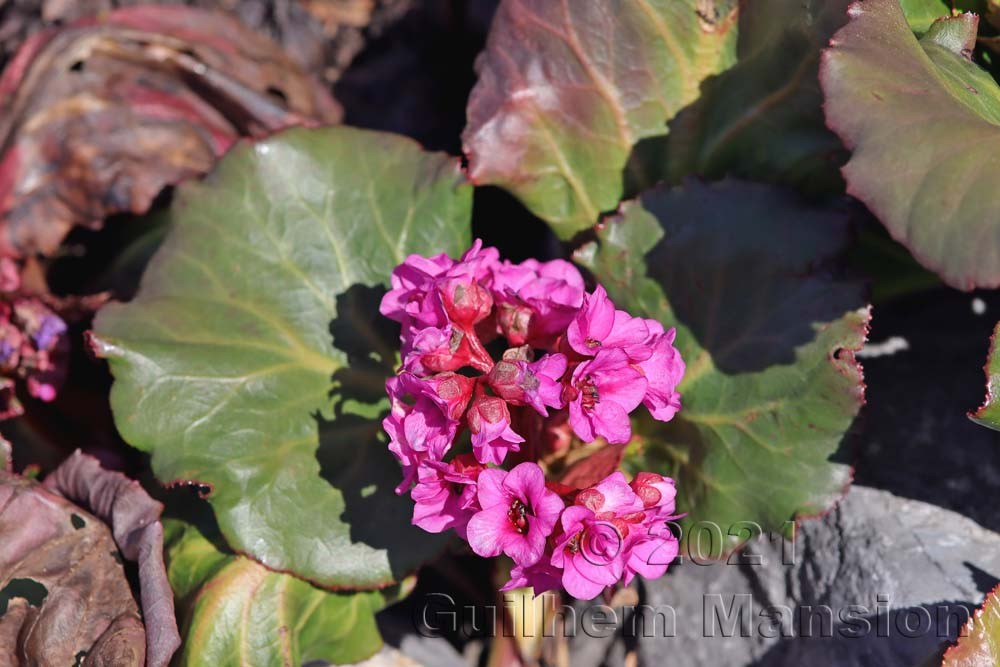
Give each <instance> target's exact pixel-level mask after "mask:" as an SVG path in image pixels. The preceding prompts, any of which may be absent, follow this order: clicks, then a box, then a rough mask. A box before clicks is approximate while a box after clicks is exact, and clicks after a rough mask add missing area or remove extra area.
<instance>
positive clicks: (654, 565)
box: [622, 522, 678, 586]
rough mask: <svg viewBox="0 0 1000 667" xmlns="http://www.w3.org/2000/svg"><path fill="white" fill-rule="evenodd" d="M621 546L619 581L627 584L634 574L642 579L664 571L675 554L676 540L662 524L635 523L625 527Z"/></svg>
mask: <svg viewBox="0 0 1000 667" xmlns="http://www.w3.org/2000/svg"><path fill="white" fill-rule="evenodd" d="M625 549H626V550H625V567H624V569H623V571H622V582H623V583H624V584H625V585H626V586H628V585H629V584H630V583H632V579H633V578H635V575H637V574H638V575H641V576H643V577H645V578H646V579H658V578H659V577H662V576H663V575H664V574H666V572H667V567H669V565H670V563H671V561H673V560H674V558H676V557H677V552H678V543H677V538H676V537H674V535H673V533H671V532H670V529H669V528H667V526H666V524H664V523H662V522H653V523H639V524H638V525H633V526H629V538H628V539H627V541H626V548H625Z"/></svg>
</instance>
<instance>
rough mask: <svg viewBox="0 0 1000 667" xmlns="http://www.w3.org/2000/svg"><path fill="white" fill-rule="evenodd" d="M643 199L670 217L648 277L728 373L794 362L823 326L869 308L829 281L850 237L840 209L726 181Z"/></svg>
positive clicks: (651, 257)
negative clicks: (814, 204) (837, 256)
mask: <svg viewBox="0 0 1000 667" xmlns="http://www.w3.org/2000/svg"><path fill="white" fill-rule="evenodd" d="M642 203H643V206H644V207H645V208H646V210H647V211H649V212H650V213H652V214H653V215H654V216H655V217H656V218H657V219H658V220H661V221H666V224H662V228H663V236H662V238H661V239H660V241H659V243H657V244H656V246H655V247H653V248H652V250H650V252H649V253H648V254H647V255H646V264H647V266H648V271H647V274H648V276H649V277H650V278H652V279H653V280H655V281H656V282H657V283H658V284H659V285H660V287H661V288H662V289H663V293H664V294H665V295H666V298H667V301H668V302H669V304H670V306H671V308H672V310H673V312H674V315H675V316H676V318H677V320H678V321H679V323H680V324H683V325H684V326H685V327H687V328H688V329H689V330H690V331H691V333H692V334H693V335H694V337H695V338H696V339H697V341H698V344H699V345H700V346H701V347H702V348H703V349H705V350H707V351H708V352H709V353H710V354H711V356H712V360H713V362H714V363H715V366H716V367H717V368H718V369H719V370H720V371H722V372H723V373H727V374H736V373H747V372H756V371H761V370H764V369H766V368H768V367H770V366H773V365H775V364H793V363H795V361H796V357H795V350H796V348H797V347H799V346H801V345H804V344H806V343H809V342H811V341H813V339H814V338H815V337H816V331H817V329H816V327H817V326H824V324H825V323H828V322H833V321H835V320H838V319H839V318H841V317H843V316H844V314H845V313H848V312H851V311H854V310H856V309H857V308H859V307H861V306H862V305H864V299H863V297H862V295H861V294H860V293H859V291H858V290H856V289H845V288H844V286H843V284H841V283H839V282H837V281H831V280H830V277H831V276H830V273H831V266H832V260H833V259H834V258H835V256H836V255H837V254H838V253H839V252H840V251H841V249H842V247H843V241H844V240H845V239H846V235H847V227H846V224H845V221H844V219H843V216H842V214H841V213H839V212H837V211H828V210H819V209H816V208H813V207H810V206H809V205H808V204H806V203H805V202H800V201H798V200H796V199H794V198H793V197H791V196H790V195H789V193H787V192H785V191H783V190H781V189H775V188H765V187H752V186H751V187H747V186H743V185H738V184H726V183H723V184H722V185H721V186H716V185H700V184H694V183H688V185H687V186H686V187H685V188H683V189H676V190H672V191H669V192H663V193H656V194H654V195H653V196H650V197H647V198H644V199H643V200H642ZM689 361H690V360H689Z"/></svg>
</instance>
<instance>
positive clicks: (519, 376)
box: [381, 241, 684, 599]
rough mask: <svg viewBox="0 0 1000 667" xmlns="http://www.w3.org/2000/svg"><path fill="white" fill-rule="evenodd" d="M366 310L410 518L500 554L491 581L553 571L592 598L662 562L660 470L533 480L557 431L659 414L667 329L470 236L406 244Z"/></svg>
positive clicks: (594, 433) (664, 493)
mask: <svg viewBox="0 0 1000 667" xmlns="http://www.w3.org/2000/svg"><path fill="white" fill-rule="evenodd" d="M381 312H382V314H383V315H385V316H387V317H389V318H391V319H393V320H396V321H397V322H399V323H400V324H401V325H402V335H401V340H402V358H403V365H402V369H401V370H400V372H399V374H398V375H396V376H395V377H392V378H390V379H389V380H388V381H387V383H386V389H387V391H388V393H389V397H390V399H391V408H390V413H389V416H388V417H386V418H385V420H384V421H383V422H382V423H383V427H384V428H385V431H386V432H387V433H388V435H389V440H390V442H389V449H390V451H392V453H393V454H394V455H395V456H396V458H397V459H399V462H400V464H401V465H402V469H403V481H402V482H401V483H400V485H399V487H397V489H396V492H397V493H405V492H406V491H410V495H411V497H412V499H413V501H414V511H413V523H414V524H416V525H418V526H420V527H422V528H424V529H425V530H427V531H430V532H441V531H444V530H448V529H454V530H455V532H456V533H457V534H458V535H459V536H461V537H462V538H463V539H466V540H467V541H468V542H469V545H470V546H471V547H472V550H473V551H475V552H476V553H477V554H479V555H480V556H484V557H491V556H497V555H499V554H501V553H503V554H506V555H507V556H509V557H510V558H511V559H513V561H514V564H515V567H514V569H513V571H512V573H511V581H510V582H509V583H508V584H507V586H506V587H505V590H506V589H507V588H511V587H519V586H533V587H534V589H535V591H536V592H541V591H544V590H550V589H553V588H557V587H559V586H560V585H561V586H562V587H563V588H565V589H566V590H567V591H568V592H569V593H570V594H572V595H574V596H576V597H579V598H587V599H591V598H593V597H595V596H596V595H598V594H599V593H600V592H601V591H602V590H603V589H604V588H605V587H606V586H609V585H612V584H615V583H617V582H619V581H624V582H625V583H626V584H628V583H629V582H630V581H631V580H632V578H633V577H634V576H635V575H636V574H641V575H643V576H646V577H657V576H660V575H662V574H663V573H664V572H665V571H666V568H667V565H668V564H669V562H670V561H671V560H672V559H673V557H674V555H675V554H676V550H677V544H676V540H675V538H674V537H673V535H672V534H671V533H670V531H669V530H667V528H666V521H667V519H669V518H671V516H672V514H673V512H674V496H675V491H674V484H673V481H672V480H670V479H668V478H665V477H662V476H660V475H656V474H653V473H640V474H639V475H637V476H636V477H635V478H634V479H633V480H632V481H631V483H629V482H628V480H627V479H626V478H625V476H624V474H622V473H621V472H614V473H612V474H610V475H608V476H606V477H605V478H604V479H603V480H601V481H599V482H598V483H596V484H594V485H592V486H590V487H588V488H583V489H580V488H571V487H568V486H566V485H563V484H561V483H559V482H558V481H557V480H547V479H546V474H545V470H544V469H543V468H542V465H540V461H542V460H543V459H544V458H546V457H548V456H549V455H551V454H552V453H553V452H558V450H559V449H560V448H566V447H569V446H571V445H569V444H568V443H569V441H571V440H572V438H571V437H570V435H569V432H568V431H569V430H571V431H572V433H573V434H575V435H576V437H577V439H578V440H579V441H581V442H583V443H589V442H592V441H594V440H595V439H597V438H598V437H600V438H604V439H605V440H606V441H607V442H608V443H613V444H621V443H627V442H628V441H629V440H630V438H631V436H632V430H631V422H630V419H629V413H631V412H632V411H634V410H635V409H637V408H638V407H639V405H640V404H642V405H644V406H645V407H646V409H647V410H648V411H649V413H650V414H651V415H652V416H653V418H655V419H659V420H661V421H668V420H670V419H671V418H673V416H674V414H675V413H676V412H677V411H678V410H679V409H680V395H679V394H678V393H677V391H676V387H677V384H678V382H680V379H681V377H682V376H683V374H684V362H683V360H682V359H681V357H680V354H679V353H678V352H677V350H676V349H675V348H674V346H673V342H674V331H673V330H670V331H664V329H663V327H662V325H660V324H659V322H656V321H655V320H649V319H643V318H640V317H632V316H631V315H629V314H628V313H626V312H625V311H623V310H618V309H617V308H615V305H614V304H613V303H612V302H611V300H610V299H609V298H608V295H607V293H606V292H605V290H604V288H603V287H601V286H598V287H597V288H596V289H595V290H594V291H593V292H590V293H587V291H586V288H585V286H584V280H583V277H582V276H581V275H580V272H579V271H577V269H576V268H575V267H574V266H573V265H572V264H570V263H568V262H565V261H562V260H554V261H551V262H544V263H543V262H537V261H534V260H528V261H525V262H522V263H520V264H513V263H511V262H509V261H501V260H500V258H499V253H498V252H497V250H496V249H495V248H483V247H482V244H481V242H479V241H477V242H476V243H475V244H474V245H473V246H472V248H470V249H469V250H468V251H467V252H466V253H465V254H464V255H463V256H462V258H461V259H459V260H457V261H456V260H453V259H451V258H449V257H448V256H447V255H444V254H442V255H437V256H436V257H430V258H427V257H421V256H418V255H411V256H410V257H408V258H407V259H406V261H404V262H403V264H401V265H400V266H398V267H397V268H396V270H395V271H393V274H392V289H391V290H390V291H389V292H388V293H387V294H386V295H385V297H384V298H383V300H382V304H381ZM490 350H492V351H493V352H494V353H495V356H496V357H497V358H494V354H491V352H490ZM466 433H468V440H467V441H466V440H465V439H464V437H465V434H466Z"/></svg>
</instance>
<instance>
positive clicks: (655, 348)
mask: <svg viewBox="0 0 1000 667" xmlns="http://www.w3.org/2000/svg"><path fill="white" fill-rule="evenodd" d="M656 326H657V327H659V329H660V331H661V332H662V329H663V327H662V326H660V324H659V323H658V322H657V323H656ZM676 335H677V331H676V330H675V329H671V330H670V331H667V332H665V333H655V334H653V336H651V338H650V341H649V343H648V345H649V348H650V349H651V354H650V356H649V358H648V359H645V360H644V361H640V362H638V364H637V365H638V367H639V370H640V371H642V373H643V375H645V376H646V380H647V381H648V382H649V386H648V387H647V389H646V395H645V396H644V397H643V399H642V402H643V405H645V406H646V409H647V410H649V414H651V415H653V419H658V420H660V421H664V422H665V421H670V420H671V419H673V418H674V415H675V414H677V411H678V410H680V409H681V395H680V393H679V392H678V391H677V385H678V384H679V383H680V381H681V378H683V377H684V368H685V367H684V360H683V359H681V355H680V352H678V351H677V348H675V347H674V338H675V336H676Z"/></svg>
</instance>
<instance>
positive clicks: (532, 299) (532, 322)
mask: <svg viewBox="0 0 1000 667" xmlns="http://www.w3.org/2000/svg"><path fill="white" fill-rule="evenodd" d="M490 286H491V288H492V289H493V294H494V299H495V301H496V302H497V306H498V313H497V319H498V324H499V326H500V330H501V331H502V332H503V334H504V336H505V337H506V338H507V340H508V341H509V342H510V344H511V345H525V344H528V345H531V346H532V347H539V348H545V349H548V348H550V347H552V346H553V345H554V344H555V341H556V340H557V339H558V338H559V336H560V335H562V333H563V332H564V331H565V330H566V326H567V325H568V324H569V323H570V321H571V320H572V319H573V316H574V315H576V312H577V311H578V310H579V309H580V305H581V303H582V302H583V295H584V285H583V276H581V275H580V272H579V271H578V270H577V269H576V267H574V266H573V265H572V264H570V263H569V262H566V261H563V260H561V259H556V260H552V261H551V262H544V263H542V262H537V261H535V260H533V259H529V260H527V261H524V262H521V263H520V264H511V263H510V262H504V263H503V264H500V265H497V266H496V267H494V269H493V272H492V282H491V284H490Z"/></svg>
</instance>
